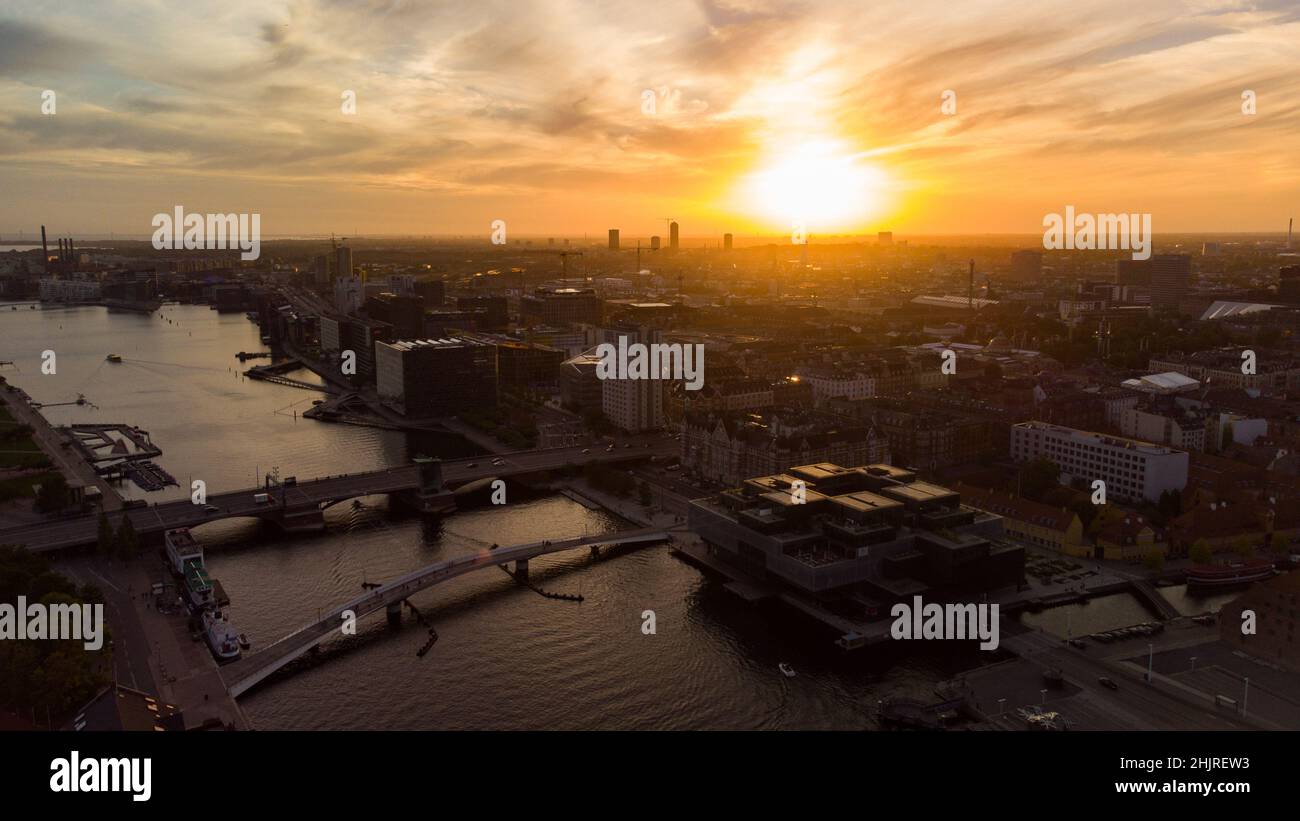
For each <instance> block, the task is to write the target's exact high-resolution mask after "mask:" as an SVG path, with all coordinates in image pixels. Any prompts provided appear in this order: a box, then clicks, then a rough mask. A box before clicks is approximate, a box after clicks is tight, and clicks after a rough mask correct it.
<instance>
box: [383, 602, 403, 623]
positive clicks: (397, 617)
mask: <svg viewBox="0 0 1300 821" xmlns="http://www.w3.org/2000/svg"><path fill="white" fill-rule="evenodd" d="M385 612H386V613H387V614H388V623H389V624H391V625H393V626H397V625H399V624H401V623H402V602H401V601H400V600H399V601H395V602H393V603H392V604H390V605H388V607H387V608H386V609H385Z"/></svg>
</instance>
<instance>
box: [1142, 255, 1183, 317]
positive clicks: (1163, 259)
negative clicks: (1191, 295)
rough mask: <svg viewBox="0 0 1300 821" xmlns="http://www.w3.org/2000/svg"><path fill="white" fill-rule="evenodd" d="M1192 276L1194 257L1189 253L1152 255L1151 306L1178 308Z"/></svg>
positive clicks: (1155, 307) (1160, 308) (1157, 308)
mask: <svg viewBox="0 0 1300 821" xmlns="http://www.w3.org/2000/svg"><path fill="white" fill-rule="evenodd" d="M1191 278H1192V258H1191V257H1189V256H1188V255H1187V254H1156V255H1155V256H1153V257H1151V307H1152V308H1153V309H1154V310H1162V309H1163V310H1170V309H1172V310H1174V311H1177V310H1178V306H1179V304H1181V303H1182V301H1183V298H1184V297H1185V296H1187V290H1188V286H1189V283H1190V282H1191Z"/></svg>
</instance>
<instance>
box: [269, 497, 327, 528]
mask: <svg viewBox="0 0 1300 821" xmlns="http://www.w3.org/2000/svg"><path fill="white" fill-rule="evenodd" d="M263 518H265V519H268V520H269V521H272V522H274V523H275V524H276V525H277V526H278V527H279V528H280V529H281V530H283V531H284V532H285V533H315V532H318V531H321V530H324V529H325V513H324V512H323V511H322V510H321V509H320V508H318V507H316V505H314V504H313V505H312V506H311V507H300V508H297V509H295V508H277V509H276V510H275V511H274V512H273V513H271V514H270V515H268V516H265V517H263Z"/></svg>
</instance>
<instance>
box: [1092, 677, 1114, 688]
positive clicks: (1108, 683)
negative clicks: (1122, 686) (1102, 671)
mask: <svg viewBox="0 0 1300 821" xmlns="http://www.w3.org/2000/svg"><path fill="white" fill-rule="evenodd" d="M1097 683H1098V684H1100V685H1101V686H1102V687H1106V688H1108V689H1111V690H1118V689H1119V685H1118V684H1116V683H1115V680H1114V679H1113V678H1110V677H1109V676H1102V677H1101V678H1099V679H1097Z"/></svg>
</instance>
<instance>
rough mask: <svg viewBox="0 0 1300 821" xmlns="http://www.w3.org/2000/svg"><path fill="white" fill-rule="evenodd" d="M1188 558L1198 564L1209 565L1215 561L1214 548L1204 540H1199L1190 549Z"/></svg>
mask: <svg viewBox="0 0 1300 821" xmlns="http://www.w3.org/2000/svg"><path fill="white" fill-rule="evenodd" d="M1187 557H1188V558H1189V559H1191V560H1192V561H1193V562H1195V563H1196V564H1209V563H1210V562H1212V561H1213V560H1214V548H1212V547H1210V543H1209V542H1207V541H1205V540H1204V539H1197V540H1196V541H1194V542H1192V546H1191V547H1190V548H1188V550H1187Z"/></svg>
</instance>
